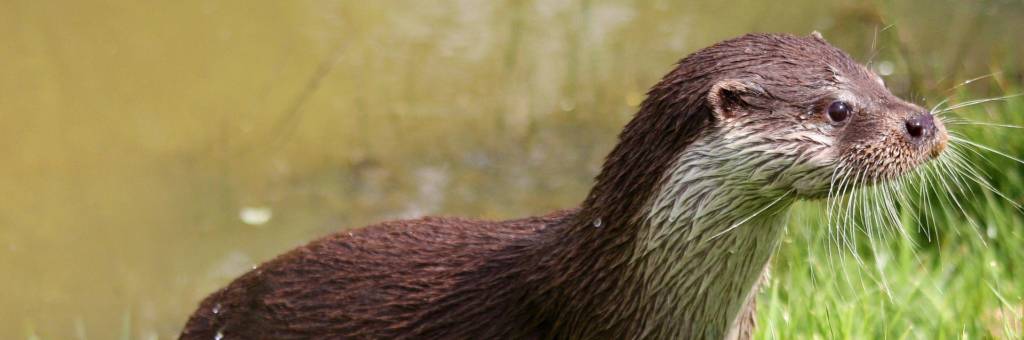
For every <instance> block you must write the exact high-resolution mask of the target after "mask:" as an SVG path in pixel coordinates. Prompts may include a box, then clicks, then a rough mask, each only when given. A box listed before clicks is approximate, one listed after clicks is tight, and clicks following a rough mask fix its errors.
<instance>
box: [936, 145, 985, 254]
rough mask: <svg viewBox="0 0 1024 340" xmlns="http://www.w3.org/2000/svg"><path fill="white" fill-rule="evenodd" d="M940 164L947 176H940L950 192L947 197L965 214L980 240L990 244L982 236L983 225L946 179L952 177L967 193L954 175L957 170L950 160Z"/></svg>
mask: <svg viewBox="0 0 1024 340" xmlns="http://www.w3.org/2000/svg"><path fill="white" fill-rule="evenodd" d="M939 165H940V166H942V167H943V168H944V170H945V171H943V172H942V173H943V174H945V175H946V176H947V177H940V178H943V179H944V180H943V181H940V183H941V184H942V185H943V186H944V187H945V189H946V192H947V193H948V195H947V196H945V197H948V198H949V199H950V200H952V202H953V203H954V204H955V207H956V208H957V210H959V211H960V213H961V214H963V216H964V218H966V219H967V222H968V223H969V224H970V225H971V226H972V227H973V228H972V229H973V231H974V232H975V234H976V235H977V236H978V240H980V241H981V243H982V244H983V245H985V246H988V242H986V241H985V238H984V237H982V236H981V233H980V230H981V226H980V225H979V224H978V222H977V221H975V220H974V218H972V217H971V216H970V215H969V214H967V210H966V209H964V207H963V204H961V203H960V200H959V199H957V197H956V192H955V191H954V190H953V187H951V186H950V185H949V183H947V181H946V180H945V179H946V178H948V179H952V180H953V184H954V186H955V187H956V188H957V190H959V192H960V193H961V194H966V191H965V190H964V188H963V186H962V185H961V184H960V183H959V182H958V180H957V179H956V176H955V175H954V174H955V172H954V171H953V170H951V165H950V164H949V163H948V162H940V163H939ZM957 231H958V232H959V229H957Z"/></svg>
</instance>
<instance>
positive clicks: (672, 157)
mask: <svg viewBox="0 0 1024 340" xmlns="http://www.w3.org/2000/svg"><path fill="white" fill-rule="evenodd" d="M619 138H620V142H619V144H618V145H617V146H616V148H615V149H614V150H613V151H612V153H611V154H610V155H609V157H608V159H607V161H606V163H605V165H604V168H603V169H602V172H601V174H599V175H598V178H597V185H596V186H595V188H594V190H593V191H592V192H591V194H590V196H589V197H588V202H587V203H586V204H585V206H588V207H594V208H596V209H591V210H601V211H604V212H603V213H602V214H606V213H607V212H609V211H610V212H611V213H617V214H622V215H633V216H635V215H636V213H639V212H641V211H642V210H644V207H643V202H637V201H642V200H635V199H632V198H635V197H653V196H656V193H658V192H662V191H664V190H665V189H666V187H669V186H679V185H681V184H680V183H667V181H672V180H677V179H679V178H684V177H685V176H683V177H679V176H682V175H685V174H682V175H680V174H679V173H678V172H679V171H688V170H680V169H681V164H683V163H685V160H684V161H680V160H681V159H682V158H684V157H687V155H688V154H689V155H691V156H692V160H693V161H708V162H710V163H708V164H705V165H702V166H701V169H704V170H702V171H711V172H717V173H705V174H703V175H706V176H703V177H702V178H713V177H716V176H717V177H734V179H733V180H732V182H737V181H738V182H741V183H732V184H730V185H742V186H744V187H746V188H748V190H757V191H763V192H764V193H765V196H772V195H774V196H778V194H780V193H786V192H790V193H795V196H797V197H803V198H817V197H822V196H824V195H825V194H827V193H828V192H829V190H830V188H831V187H832V186H834V185H835V184H836V183H833V182H834V179H835V178H837V177H840V178H845V177H849V178H856V179H857V180H856V181H853V180H851V181H850V182H855V183H858V184H861V185H863V184H871V183H875V182H877V181H884V180H891V179H894V178H897V177H899V176H901V175H903V174H905V173H907V172H908V171H910V170H912V169H914V168H915V167H917V166H919V165H921V164H923V163H924V162H927V161H928V160H930V159H932V158H934V157H937V156H938V154H939V153H941V152H942V150H943V148H944V147H945V144H946V139H947V136H946V131H945V128H944V127H943V125H942V123H941V122H940V121H939V120H937V119H935V118H934V117H933V116H932V114H931V113H930V112H929V111H928V110H926V109H924V108H922V107H920V106H917V105H914V104H912V103H908V102H907V101H904V100H902V99H900V98H898V97H896V96H894V95H893V94H892V93H890V92H889V90H888V89H886V87H885V84H884V83H883V81H882V79H881V78H879V77H878V76H877V75H876V74H874V73H873V72H871V71H870V70H868V69H867V68H866V67H864V66H863V65H861V64H859V63H857V62H856V61H854V60H853V59H852V58H850V56H848V55H847V54H846V53H844V52H843V51H841V50H839V49H838V48H836V47H833V46H832V45H830V44H829V43H828V42H826V41H825V40H824V39H822V38H821V36H820V35H818V34H812V35H810V36H806V37H799V36H792V35H778V34H750V35H745V36H742V37H739V38H735V39H731V40H727V41H723V42H721V43H718V44H715V45H713V46H710V47H707V48H705V49H702V50H700V51H697V52H695V53H693V54H691V55H689V56H687V57H686V58H684V59H682V60H681V61H680V62H679V64H678V66H677V67H676V68H675V69H674V70H673V71H672V72H670V73H669V74H667V75H666V76H665V77H664V78H663V79H662V80H661V82H659V83H658V84H657V85H655V86H654V87H653V88H651V90H650V91H649V92H648V97H647V99H646V100H645V101H644V103H643V104H642V105H641V108H640V111H639V112H638V113H637V114H636V116H635V117H634V118H633V120H632V121H630V122H629V123H628V124H627V125H626V127H625V129H624V130H623V132H622V134H621V135H620V136H619ZM694 153H700V154H699V155H693V154H694ZM674 173H675V175H674ZM676 175H679V176H676ZM673 176H675V177H673ZM698 177H700V176H698ZM673 178H675V179H673ZM695 178H696V177H695ZM682 185H685V184H682ZM847 185H849V184H847Z"/></svg>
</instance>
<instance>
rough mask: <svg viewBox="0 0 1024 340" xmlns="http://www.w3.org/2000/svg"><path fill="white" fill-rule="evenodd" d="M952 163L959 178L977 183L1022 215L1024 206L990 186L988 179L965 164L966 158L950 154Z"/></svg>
mask: <svg viewBox="0 0 1024 340" xmlns="http://www.w3.org/2000/svg"><path fill="white" fill-rule="evenodd" d="M952 162H953V163H954V164H957V165H958V166H957V167H953V168H952V169H953V170H954V171H955V172H956V173H958V174H959V176H960V177H962V178H966V179H969V180H971V181H973V182H974V183H977V184H978V185H979V186H981V187H982V188H984V189H986V190H988V191H990V192H992V193H993V194H996V195H997V196H999V197H1001V198H1003V199H1004V200H1006V202H1007V203H1010V205H1012V206H1013V207H1014V208H1015V209H1017V211H1020V212H1022V213H1024V206H1021V204H1019V203H1017V202H1016V201H1014V200H1013V199H1011V198H1010V197H1009V196H1007V195H1006V194H1004V193H1003V192H1002V191H1000V190H999V189H997V188H996V187H994V186H992V184H991V183H989V181H988V179H986V178H985V177H984V176H983V175H982V174H981V173H979V172H978V171H977V170H975V169H974V168H973V167H971V166H970V165H969V164H967V162H968V161H967V159H966V158H964V157H963V155H960V154H958V153H953V154H952Z"/></svg>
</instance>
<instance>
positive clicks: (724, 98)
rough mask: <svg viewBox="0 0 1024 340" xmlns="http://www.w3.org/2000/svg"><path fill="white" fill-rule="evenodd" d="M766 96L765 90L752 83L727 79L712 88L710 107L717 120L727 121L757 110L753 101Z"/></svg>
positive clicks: (709, 92) (709, 98) (709, 97)
mask: <svg viewBox="0 0 1024 340" xmlns="http://www.w3.org/2000/svg"><path fill="white" fill-rule="evenodd" d="M764 95H765V91H764V89H763V88H761V86H759V85H757V84H755V83H754V82H752V81H749V80H740V79H726V80H721V81H719V82H717V83H715V85H712V86H711V90H710V91H708V105H710V106H711V111H712V113H713V114H714V115H715V118H716V119H718V120H719V121H726V120H729V119H732V118H735V117H737V116H740V115H743V114H744V113H747V112H750V110H751V109H756V107H755V105H752V103H751V101H752V100H753V99H755V98H756V97H761V96H764Z"/></svg>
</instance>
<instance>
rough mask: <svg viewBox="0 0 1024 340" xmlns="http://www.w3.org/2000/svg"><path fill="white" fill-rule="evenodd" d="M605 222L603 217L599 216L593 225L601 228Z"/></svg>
mask: <svg viewBox="0 0 1024 340" xmlns="http://www.w3.org/2000/svg"><path fill="white" fill-rule="evenodd" d="M603 224H604V222H602V221H601V218H598V219H596V220H594V223H591V225H593V226H594V228H600V227H601V225H603Z"/></svg>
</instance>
